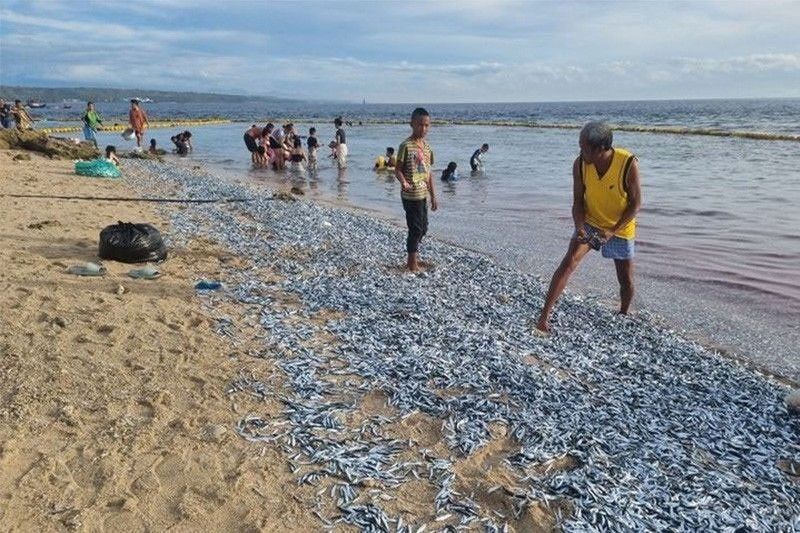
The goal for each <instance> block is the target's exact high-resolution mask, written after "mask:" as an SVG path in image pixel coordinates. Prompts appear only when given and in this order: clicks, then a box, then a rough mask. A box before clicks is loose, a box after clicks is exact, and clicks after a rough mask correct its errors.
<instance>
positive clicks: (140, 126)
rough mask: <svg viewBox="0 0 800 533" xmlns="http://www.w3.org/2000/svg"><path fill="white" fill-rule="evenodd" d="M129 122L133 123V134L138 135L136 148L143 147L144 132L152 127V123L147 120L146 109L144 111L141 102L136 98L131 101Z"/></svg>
mask: <svg viewBox="0 0 800 533" xmlns="http://www.w3.org/2000/svg"><path fill="white" fill-rule="evenodd" d="M128 120H129V121H130V123H131V128H133V132H134V133H135V134H136V146H139V147H141V146H142V139H143V138H144V132H145V130H146V129H147V127H148V126H149V125H150V122H148V120H147V113H145V112H144V109H142V107H141V105H140V104H139V100H137V99H136V98H134V99H133V100H131V110H130V112H129V113H128Z"/></svg>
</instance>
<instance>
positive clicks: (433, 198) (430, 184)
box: [428, 172, 439, 211]
mask: <svg viewBox="0 0 800 533" xmlns="http://www.w3.org/2000/svg"><path fill="white" fill-rule="evenodd" d="M428 193H429V194H430V196H431V209H432V210H433V211H436V210H437V209H439V203H438V202H437V201H436V190H435V189H434V187H433V172H428Z"/></svg>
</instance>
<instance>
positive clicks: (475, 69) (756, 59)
mask: <svg viewBox="0 0 800 533" xmlns="http://www.w3.org/2000/svg"><path fill="white" fill-rule="evenodd" d="M797 28H800V2H798V1H778V0H775V1H772V0H759V1H755V0H754V1H748V2H738V1H735V0H721V1H714V0H708V1H691V2H680V1H672V2H666V1H664V2H661V1H619V2H604V1H569V0H563V1H553V2H549V1H548V2H544V1H542V2H537V1H532V0H531V1H512V0H482V1H472V0H459V1H449V0H439V1H436V0H430V1H415V0H404V1H402V2H395V1H388V0H386V1H377V0H376V1H348V0H342V1H339V0H327V1H303V0H295V1H291V2H289V1H287V2H282V1H279V0H272V1H264V0H259V1H255V0H252V1H245V0H227V1H225V0H158V1H156V0H129V1H119V2H118V1H116V0H64V1H52V0H49V1H44V0H25V1H23V0H0V83H2V84H5V85H41V86H79V85H85V86H101V87H120V88H144V89H161V90H193V91H201V92H226V93H237V94H258V95H274V96H284V97H296V98H309V99H342V100H351V101H361V99H362V98H366V99H367V100H368V101H370V102H411V101H426V102H469V101H553V100H620V99H653V98H714V97H719V98H730V97H787V96H788V97H800V37H798V29H797Z"/></svg>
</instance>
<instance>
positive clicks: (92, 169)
mask: <svg viewBox="0 0 800 533" xmlns="http://www.w3.org/2000/svg"><path fill="white" fill-rule="evenodd" d="M75 173H76V174H78V175H79V176H91V177H94V178H121V177H122V173H120V171H119V169H118V168H117V165H115V164H114V163H112V162H111V161H106V160H105V159H92V160H91V161H78V162H77V163H75Z"/></svg>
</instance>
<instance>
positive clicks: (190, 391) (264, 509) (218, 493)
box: [0, 150, 800, 531]
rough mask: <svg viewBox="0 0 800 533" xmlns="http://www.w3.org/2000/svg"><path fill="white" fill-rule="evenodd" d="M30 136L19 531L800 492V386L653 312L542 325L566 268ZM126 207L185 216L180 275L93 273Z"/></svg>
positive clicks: (14, 426)
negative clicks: (545, 306)
mask: <svg viewBox="0 0 800 533" xmlns="http://www.w3.org/2000/svg"><path fill="white" fill-rule="evenodd" d="M18 153H19V152H18V151H14V150H8V151H4V152H0V165H1V166H0V180H2V189H3V192H4V194H5V196H3V197H2V199H1V200H0V201H2V208H3V212H4V215H5V217H6V218H5V221H6V222H5V225H4V232H3V241H2V247H1V248H2V252H0V253H2V261H3V264H4V268H3V270H2V274H0V279H1V280H2V288H3V290H2V294H3V295H2V299H3V301H2V304H3V309H4V310H5V313H3V316H2V321H3V324H2V344H0V346H2V359H1V361H2V363H0V364H2V376H3V377H4V379H3V382H2V385H0V394H2V396H0V397H2V398H3V404H2V411H1V412H0V416H2V420H3V424H2V425H1V426H0V464H1V465H2V468H1V469H0V522H2V523H3V524H7V525H10V526H11V527H10V528H9V529H10V530H11V531H30V530H39V531H62V530H78V531H99V530H130V531H148V530H163V529H167V528H176V529H177V530H180V531H196V530H201V529H205V530H211V531H319V530H321V529H323V528H325V527H333V528H335V529H337V530H344V531H349V530H378V531H380V530H387V531H419V528H421V527H423V526H426V528H427V529H428V530H441V529H443V528H445V527H446V526H452V527H457V526H464V527H467V528H470V529H481V530H486V531H501V530H503V528H504V527H505V528H507V529H508V530H509V531H552V530H557V529H565V530H578V529H581V528H582V527H587V526H588V525H591V526H593V527H600V528H603V527H605V528H607V529H618V528H624V527H633V528H634V529H637V528H640V527H641V528H648V527H665V528H669V527H676V525H680V524H684V525H686V524H689V526H687V527H690V526H698V527H700V525H703V524H705V525H706V526H708V527H711V528H713V527H716V526H720V525H722V524H732V523H739V524H751V525H752V526H753V527H754V528H755V529H758V528H759V527H774V526H776V527H784V526H786V525H787V524H789V523H790V518H789V517H791V516H792V515H793V514H795V513H797V512H800V509H798V507H797V505H798V504H797V502H798V501H800V498H798V490H800V487H799V486H798V484H797V477H796V476H794V475H792V474H791V466H792V465H793V464H797V461H798V458H799V457H800V455H798V454H800V449H798V447H797V443H796V439H795V438H794V437H795V436H796V431H798V426H797V424H798V421H797V418H796V417H794V418H792V417H791V415H789V414H788V413H787V411H786V408H785V407H784V406H783V403H782V401H783V396H784V395H785V394H786V392H787V390H788V389H787V388H786V387H785V386H783V385H781V384H780V383H777V382H774V381H771V380H770V379H769V378H768V377H766V376H762V375H759V374H757V373H755V372H753V371H752V370H750V369H748V368H746V367H744V366H741V365H739V364H738V363H737V362H736V361H732V360H729V359H726V358H725V357H722V356H720V355H719V354H715V353H712V352H709V351H707V350H706V349H704V348H702V347H700V346H698V345H696V344H694V343H691V342H688V341H684V340H682V339H680V338H679V337H677V336H676V335H674V334H673V333H672V332H669V331H664V330H663V329H660V327H659V326H657V325H655V324H654V323H653V322H651V321H650V319H649V318H648V317H646V316H643V317H635V318H633V319H620V318H618V317H615V316H614V315H613V313H612V312H611V310H609V309H607V308H604V307H603V306H602V305H598V304H597V303H596V302H591V301H583V300H581V299H580V298H577V297H574V296H569V297H567V298H565V301H564V303H563V304H562V305H560V307H559V309H558V310H557V313H556V316H555V319H554V320H555V324H556V327H557V329H558V330H560V333H559V334H557V335H555V336H553V337H552V338H550V339H548V338H542V337H539V336H537V335H535V334H533V333H532V332H531V327H530V317H531V316H533V314H534V310H535V309H536V308H537V307H538V306H540V305H541V299H542V296H543V294H542V291H543V288H542V287H541V285H540V283H539V282H538V281H536V280H534V279H532V278H530V277H526V276H524V275H522V274H519V273H516V272H514V271H511V270H508V269H505V268H501V267H499V266H497V265H495V264H493V263H492V262H491V261H490V260H488V259H486V258H484V257H481V256H480V255H478V254H475V253H472V252H468V251H466V250H459V249H457V248H455V247H453V246H451V245H448V244H446V243H441V242H436V241H435V240H434V241H431V242H429V243H427V244H426V248H425V251H426V253H427V255H426V256H425V257H426V258H427V259H429V260H430V261H431V262H432V263H433V265H434V267H433V268H432V269H430V270H429V271H428V272H427V273H425V274H424V275H422V276H409V275H404V274H403V273H402V271H401V269H400V268H399V266H400V264H401V263H402V252H403V251H402V248H401V247H400V246H398V244H397V243H399V242H402V230H400V229H398V228H396V227H394V226H391V225H390V224H388V223H386V222H382V221H379V220H376V219H374V218H370V217H368V216H366V215H363V214H358V213H352V212H348V211H345V210H342V209H335V208H330V207H325V206H321V205H317V204H314V203H312V202H308V201H305V200H303V199H302V198H299V199H298V198H296V197H292V196H291V195H289V194H285V195H280V196H279V197H278V198H273V197H272V196H271V194H270V193H269V192H265V191H263V189H262V190H258V189H253V188H248V187H247V186H243V185H241V184H237V183H231V182H225V181H224V180H221V179H218V177H215V176H214V175H213V174H210V173H209V172H207V171H206V170H204V169H203V168H200V167H192V166H190V165H188V164H185V163H184V164H177V165H176V164H170V163H166V164H164V163H159V162H156V161H139V160H125V161H123V176H124V179H123V180H121V181H111V180H96V179H92V178H83V177H79V176H76V175H74V173H73V172H72V162H71V161H67V160H49V159H46V158H43V157H40V156H38V155H36V154H31V159H30V160H15V159H14V157H15V156H16V155H17V154H18ZM10 194H18V195H51V196H62V195H66V196H76V197H80V196H95V197H97V196H102V197H115V198H122V197H136V196H140V197H141V196H145V197H173V198H195V199H203V198H244V197H251V198H252V199H253V201H251V202H242V203H216V204H214V203H211V204H181V203H174V204H158V205H155V204H153V203H147V202H121V201H83V200H77V199H75V200H63V199H59V200H56V199H46V198H18V197H11V196H9V195H10ZM117 220H123V221H128V220H131V221H139V222H145V221H146V222H150V223H152V224H154V225H155V226H157V227H158V228H160V229H161V230H162V231H163V232H164V233H165V234H166V235H167V236H168V243H169V254H170V255H169V258H168V260H167V261H166V262H165V263H164V264H163V265H161V266H160V269H161V270H162V272H163V273H164V275H163V277H161V278H160V279H158V280H153V281H143V280H132V279H130V278H128V277H127V276H126V272H127V271H128V270H129V269H130V268H131V267H130V266H129V265H123V264H120V263H115V262H111V261H108V262H106V263H104V264H105V265H106V266H107V268H108V273H107V274H106V275H105V276H104V277H101V278H79V277H75V276H72V275H70V274H67V273H66V268H67V267H68V266H70V265H71V264H75V263H78V262H81V261H92V260H96V247H97V236H98V233H99V231H100V230H101V229H102V228H103V227H104V226H106V225H108V224H113V223H114V222H116V221H117ZM348 235H349V236H351V238H353V239H356V241H357V242H358V246H355V247H354V246H343V245H342V243H344V242H346V236H348ZM395 241H396V242H395ZM364 250H369V251H370V253H369V254H364V253H362V252H363V251H364ZM198 279H219V280H222V281H223V283H224V284H225V287H224V290H222V291H219V292H212V293H209V294H202V295H201V294H198V293H197V291H195V290H194V288H193V284H194V282H195V281H196V280H198ZM787 472H788V473H787ZM744 485H747V486H752V487H759V488H760V490H759V491H748V492H742V491H741V489H737V487H741V486H744ZM709 495H710V496H709ZM776 501H777V502H780V504H779V505H776V504H775V502H776ZM670 502H672V503H670ZM676 502H677V503H676ZM709 513H713V515H710V514H709ZM710 516H711V518H709V517H710ZM370 528H372V529H370Z"/></svg>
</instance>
